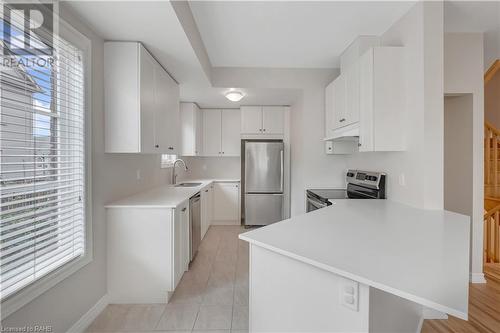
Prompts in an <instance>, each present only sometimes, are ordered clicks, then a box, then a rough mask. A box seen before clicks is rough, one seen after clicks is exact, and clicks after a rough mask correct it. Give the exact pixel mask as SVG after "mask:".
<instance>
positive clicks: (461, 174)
mask: <svg viewBox="0 0 500 333" xmlns="http://www.w3.org/2000/svg"><path fill="white" fill-rule="evenodd" d="M472 101H473V96H472V94H465V95H460V96H448V97H445V99H444V168H445V170H446V172H445V173H444V209H446V210H449V211H452V212H456V213H460V214H464V215H467V216H472V186H473V183H472V175H473V171H472V170H473V169H472V165H473V155H472V148H473V145H472V144H473V140H472V139H473V136H472V116H473V102H472Z"/></svg>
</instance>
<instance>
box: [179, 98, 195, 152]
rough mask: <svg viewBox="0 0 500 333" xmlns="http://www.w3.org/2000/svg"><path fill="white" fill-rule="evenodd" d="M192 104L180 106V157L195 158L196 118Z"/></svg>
mask: <svg viewBox="0 0 500 333" xmlns="http://www.w3.org/2000/svg"><path fill="white" fill-rule="evenodd" d="M194 106H195V105H194V104H193V103H181V104H180V119H181V155H182V156H196V154H195V150H196V116H195V114H194V113H195V111H194Z"/></svg>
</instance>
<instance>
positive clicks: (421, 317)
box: [415, 315, 424, 333]
mask: <svg viewBox="0 0 500 333" xmlns="http://www.w3.org/2000/svg"><path fill="white" fill-rule="evenodd" d="M423 325H424V316H423V315H422V316H420V320H419V321H418V325H417V330H416V332H415V333H420V332H421V331H422V326H423Z"/></svg>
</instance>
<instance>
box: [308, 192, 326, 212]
mask: <svg viewBox="0 0 500 333" xmlns="http://www.w3.org/2000/svg"><path fill="white" fill-rule="evenodd" d="M326 206H328V204H327V203H324V202H322V201H319V200H317V199H315V198H313V197H311V196H307V207H306V212H307V213H309V212H312V211H313V210H316V209H320V208H325V207H326Z"/></svg>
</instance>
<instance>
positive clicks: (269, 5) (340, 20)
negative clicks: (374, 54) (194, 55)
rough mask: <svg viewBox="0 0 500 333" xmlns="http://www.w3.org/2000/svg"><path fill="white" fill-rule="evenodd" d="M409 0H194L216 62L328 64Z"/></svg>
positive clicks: (386, 23)
mask: <svg viewBox="0 0 500 333" xmlns="http://www.w3.org/2000/svg"><path fill="white" fill-rule="evenodd" d="M413 4H414V2H413V1H401V2H396V1H389V2H381V1H366V2H356V1H351V2H348V1H343V2H334V1H329V2H328V1H323V2H307V1H303V2H297V1H268V2H262V1H258V2H257V1H193V2H190V6H191V10H192V12H193V16H194V18H195V21H196V24H197V26H198V30H199V31H200V33H201V36H202V38H203V42H204V43H205V47H206V49H207V52H208V55H209V58H210V61H211V63H212V66H214V67H226V66H227V67H276V68H283V67H289V68H332V67H338V63H339V61H338V60H339V55H340V54H341V52H342V51H343V50H344V49H345V48H346V47H347V46H348V45H349V43H350V42H352V40H353V39H354V38H356V37H357V36H359V35H380V34H382V33H383V32H385V31H386V30H387V29H388V28H389V27H390V26H391V25H392V24H393V23H394V22H396V21H397V20H398V19H399V18H400V17H401V16H402V15H404V13H406V12H407V11H408V10H409V9H410V7H411V6H413Z"/></svg>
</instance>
